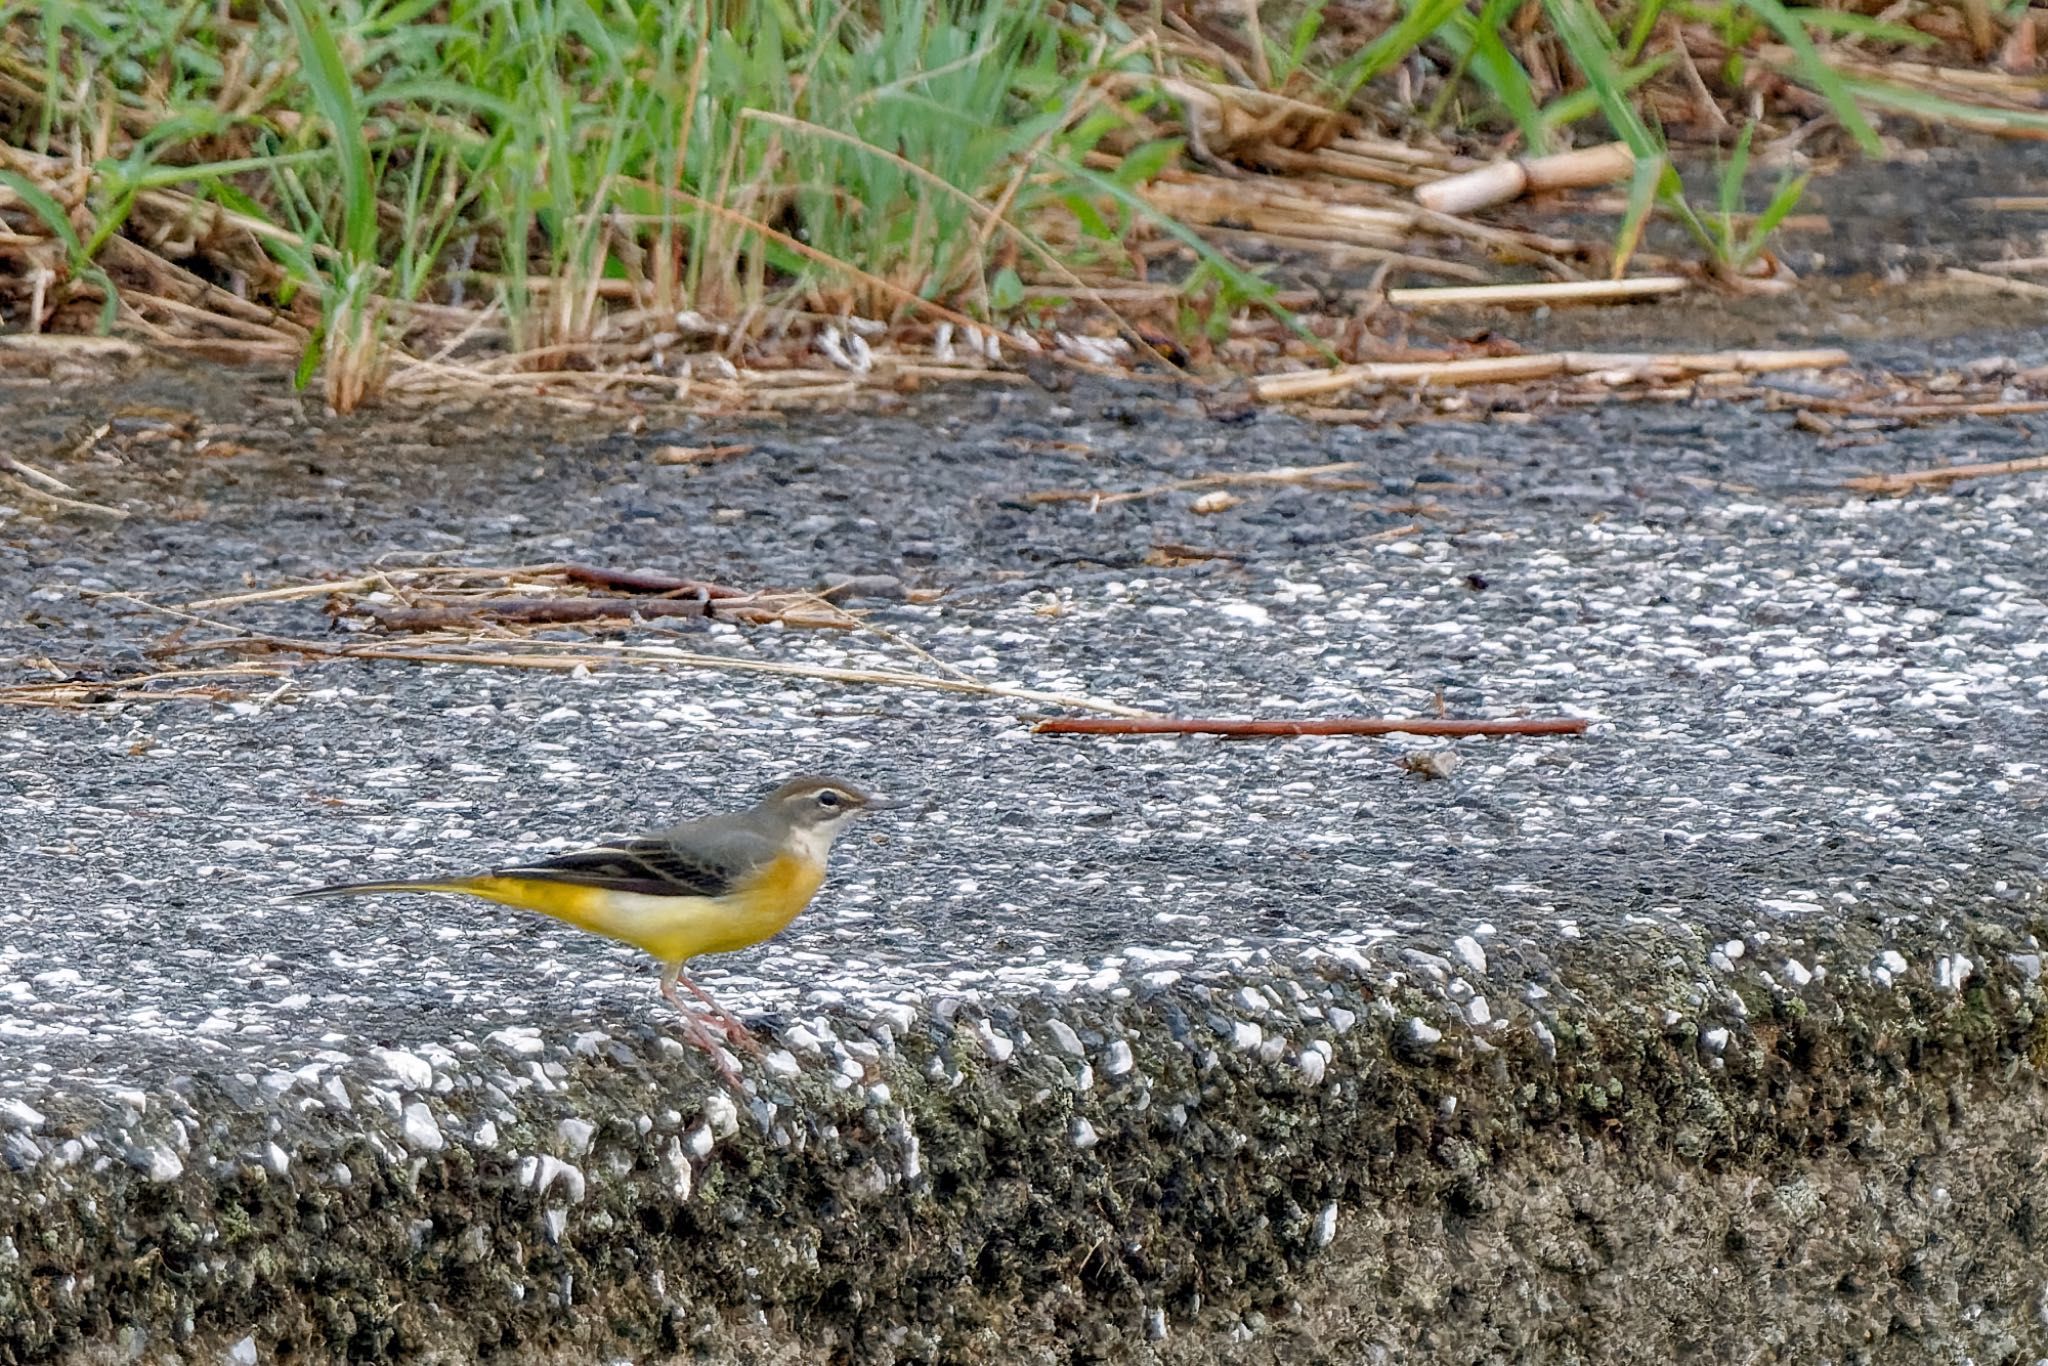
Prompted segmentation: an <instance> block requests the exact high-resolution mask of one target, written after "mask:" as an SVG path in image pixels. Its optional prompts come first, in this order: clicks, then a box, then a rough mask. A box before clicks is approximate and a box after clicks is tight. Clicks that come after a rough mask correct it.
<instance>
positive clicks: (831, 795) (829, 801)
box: [818, 788, 839, 811]
mask: <svg viewBox="0 0 2048 1366" xmlns="http://www.w3.org/2000/svg"><path fill="white" fill-rule="evenodd" d="M818 805H820V806H822V807H824V808H825V809H826V810H827V811H830V810H832V809H833V808H834V807H836V806H838V805H839V794H838V793H837V792H834V791H832V790H831V789H830V788H827V789H826V790H825V791H823V792H820V793H819V794H818Z"/></svg>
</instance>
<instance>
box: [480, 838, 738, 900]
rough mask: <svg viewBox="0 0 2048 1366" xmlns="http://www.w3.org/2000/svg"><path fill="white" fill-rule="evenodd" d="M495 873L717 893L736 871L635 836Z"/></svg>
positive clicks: (627, 888)
mask: <svg viewBox="0 0 2048 1366" xmlns="http://www.w3.org/2000/svg"><path fill="white" fill-rule="evenodd" d="M495 871H496V873H497V874H498V875H499V876H501V877H532V878H540V879H542V880H544V881H548V882H567V883H573V884H575V885H576V886H579V887H603V888H605V889H606V890H608V891H614V892H636V893H638V894H640V895H642V896H722V895H724V894H725V893H726V892H729V891H731V890H732V880H733V874H734V871H735V870H734V869H732V868H729V867H727V866H725V865H724V864H723V863H721V862H719V861H717V860H713V859H708V858H702V857H693V856H691V855H688V854H685V853H683V852H681V851H680V850H678V849H677V848H676V847H675V846H674V845H673V844H671V843H669V842H668V841H667V840H663V839H634V840H620V841H619V842H618V843H617V844H600V845H596V846H594V847H592V848H589V849H573V850H571V851H569V852H568V853H566V854H560V855H557V856H556V857H554V858H550V859H543V860H541V861H540V862H539V863H528V864H522V865H521V866H519V867H517V868H499V869H497V870H495Z"/></svg>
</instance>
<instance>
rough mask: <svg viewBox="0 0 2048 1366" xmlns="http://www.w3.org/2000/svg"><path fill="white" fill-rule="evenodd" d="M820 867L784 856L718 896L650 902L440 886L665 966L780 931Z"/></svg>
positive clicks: (520, 884)
mask: <svg viewBox="0 0 2048 1366" xmlns="http://www.w3.org/2000/svg"><path fill="white" fill-rule="evenodd" d="M824 881H825V864H824V861H823V860H822V859H813V858H806V857H803V856H802V855H799V854H790V853H783V854H778V855H777V856H776V857H774V858H772V859H770V860H769V861H768V862H766V863H764V864H762V865H761V866H760V867H759V868H758V869H755V870H754V871H752V872H750V873H748V874H747V875H746V876H745V877H742V878H740V879H739V880H738V881H736V882H735V883H734V884H733V888H732V890H731V891H729V892H726V893H725V894H723V895H721V896H715V897H708V896H648V895H646V894H644V893H640V892H618V891H612V890H609V889H607V888H603V887H582V886H577V885H575V884H572V883H565V882H550V881H547V880H546V879H543V878H532V877H480V878H472V879H468V880H466V881H464V882H461V883H451V884H443V886H442V888H440V890H446V891H460V892H467V893H469V894H470V895H471V896H480V897H483V898H485V899H486V900H489V901H496V902H498V903H500V904H502V905H506V906H519V907H523V908H524V909H526V910H529V911H539V912H540V913H541V914H543V915H550V916H553V917H554V918H555V919H557V920H564V921H567V922H568V923H569V924H571V925H574V926H576V927H577V928H578V929H584V930H589V931H590V932H592V933H593V934H602V935H605V936H607V937H609V938H612V939H618V940H623V941H624V942H626V943H628V944H631V945H633V946H634V947H635V948H638V949H642V950H644V951H645V952H647V953H650V954H652V955H654V957H656V958H659V959H660V960H661V961H662V962H664V963H681V962H684V961H686V960H687V959H691V958H695V957H696V956H697V955H698V954H700V953H730V952H731V951H732V950H734V949H744V948H748V947H750V946H752V945H754V944H758V943H760V942H761V941H762V940H764V939H766V938H768V937H769V936H770V935H773V934H775V933H777V932H778V931H780V930H781V929H782V928H783V927H784V926H786V925H788V924H789V922H790V921H792V920H794V919H796V916H797V912H799V911H801V910H802V909H803V908H804V907H805V906H808V905H809V904H810V902H811V898H812V897H814V896H816V895H817V894H818V888H819V887H820V886H821V885H823V883H824Z"/></svg>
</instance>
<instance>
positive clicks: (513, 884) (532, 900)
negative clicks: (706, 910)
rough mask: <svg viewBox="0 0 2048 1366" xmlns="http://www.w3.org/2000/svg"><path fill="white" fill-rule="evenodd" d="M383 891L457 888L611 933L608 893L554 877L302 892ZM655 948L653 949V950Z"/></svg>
mask: <svg viewBox="0 0 2048 1366" xmlns="http://www.w3.org/2000/svg"><path fill="white" fill-rule="evenodd" d="M379 892H453V893H455V894H457V895H459V896H474V897H481V898H483V899H484V900H485V901H495V902H497V903H498V904H499V905H500V906H516V907H518V908H519V909H520V910H522V911H539V912H540V913H541V914H542V915H551V916H553V917H555V919H557V920H566V921H568V922H569V923H570V924H571V925H575V926H577V927H579V928H581V929H586V930H594V931H596V932H597V933H599V934H611V933H613V932H614V931H613V929H612V928H611V926H609V925H608V924H606V923H604V893H603V892H602V891H601V890H599V889H598V888H595V887H586V886H582V885H580V884H577V883H572V882H557V881H555V880H554V879H552V878H544V877H520V876H518V875H516V874H509V873H485V874H482V875H481V876H478V877H452V878H401V879H398V880H397V881H394V882H336V883H331V884H329V885H328V886H325V887H309V888H307V889H306V890H305V891H303V892H300V893H299V895H300V896H356V895H359V894H370V895H374V894H376V893H379ZM650 952H651V950H650Z"/></svg>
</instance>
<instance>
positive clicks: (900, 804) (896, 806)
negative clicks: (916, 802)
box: [864, 797, 910, 811]
mask: <svg viewBox="0 0 2048 1366" xmlns="http://www.w3.org/2000/svg"><path fill="white" fill-rule="evenodd" d="M909 805H910V801H909V800H908V799H907V798H904V797H870V798H868V800H867V806H866V807H865V808H864V809H865V810H868V811H902V810H904V809H905V808H906V807H908V806H909Z"/></svg>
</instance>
